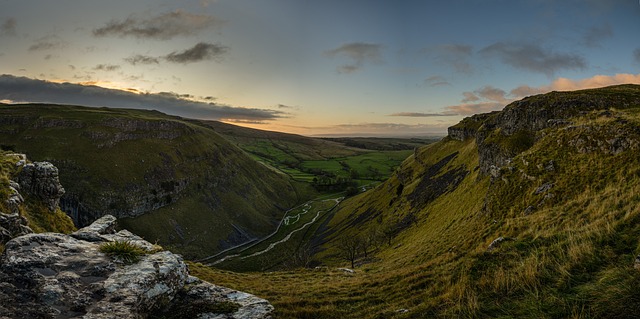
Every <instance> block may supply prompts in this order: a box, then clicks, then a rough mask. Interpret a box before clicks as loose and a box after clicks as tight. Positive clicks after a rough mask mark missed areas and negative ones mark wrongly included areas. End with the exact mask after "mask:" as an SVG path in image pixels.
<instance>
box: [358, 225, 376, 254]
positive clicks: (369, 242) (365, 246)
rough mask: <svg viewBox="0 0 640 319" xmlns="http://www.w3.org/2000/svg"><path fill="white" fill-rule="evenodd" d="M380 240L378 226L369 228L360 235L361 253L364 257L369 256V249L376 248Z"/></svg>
mask: <svg viewBox="0 0 640 319" xmlns="http://www.w3.org/2000/svg"><path fill="white" fill-rule="evenodd" d="M379 242H380V230H379V229H378V227H373V228H369V229H368V230H367V232H366V233H365V234H364V236H363V237H362V253H363V254H364V258H367V257H369V253H370V252H371V251H374V250H376V248H377V247H378V244H379Z"/></svg>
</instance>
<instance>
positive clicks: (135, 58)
mask: <svg viewBox="0 0 640 319" xmlns="http://www.w3.org/2000/svg"><path fill="white" fill-rule="evenodd" d="M124 60H125V61H126V62H128V63H129V64H131V65H138V64H159V63H160V60H159V59H158V58H156V57H152V56H148V55H141V54H136V55H132V56H130V57H128V58H125V59H124Z"/></svg>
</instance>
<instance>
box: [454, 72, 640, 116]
mask: <svg viewBox="0 0 640 319" xmlns="http://www.w3.org/2000/svg"><path fill="white" fill-rule="evenodd" d="M617 84H640V74H626V73H623V74H616V75H596V76H593V77H590V78H586V79H580V80H572V79H567V78H557V79H555V80H554V81H553V82H551V83H550V84H548V85H543V86H538V87H532V86H528V85H521V86H519V87H517V88H515V89H512V90H511V91H509V93H506V91H504V90H502V89H499V88H495V87H492V86H484V87H482V88H480V89H477V90H475V91H473V92H464V93H463V96H464V98H463V100H462V103H461V104H458V105H451V106H447V107H445V108H444V111H443V112H442V113H443V114H447V113H448V112H450V113H456V114H459V115H472V114H477V113H486V112H491V111H497V110H501V109H502V108H503V107H504V106H505V105H507V104H509V103H511V102H513V101H515V100H517V99H521V98H524V97H526V96H530V95H536V94H542V93H547V92H551V91H574V90H583V89H592V88H599V87H604V86H610V85H617ZM470 102H474V103H470Z"/></svg>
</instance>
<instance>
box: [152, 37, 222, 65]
mask: <svg viewBox="0 0 640 319" xmlns="http://www.w3.org/2000/svg"><path fill="white" fill-rule="evenodd" d="M227 51H229V48H227V47H225V46H223V45H220V44H213V43H204V42H200V43H198V44H196V45H195V46H194V47H193V48H190V49H187V50H184V51H182V52H172V53H169V54H167V55H166V56H164V59H165V60H167V61H169V62H173V63H192V62H199V61H203V60H211V59H213V60H220V59H222V57H223V56H224V54H225V53H227Z"/></svg>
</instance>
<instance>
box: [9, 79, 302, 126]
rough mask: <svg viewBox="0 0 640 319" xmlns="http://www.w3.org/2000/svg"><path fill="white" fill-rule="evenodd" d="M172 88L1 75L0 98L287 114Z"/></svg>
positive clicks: (205, 115) (180, 111) (194, 113)
mask: <svg viewBox="0 0 640 319" xmlns="http://www.w3.org/2000/svg"><path fill="white" fill-rule="evenodd" d="M185 96H187V97H191V96H190V95H181V94H176V93H171V92H163V93H145V94H138V93H132V92H128V91H121V90H113V89H106V88H102V87H98V86H86V85H80V84H73V83H53V82H48V81H42V80H35V79H30V78H26V77H16V76H12V75H1V76H0V100H10V101H14V102H42V103H57V104H76V105H85V106H94V107H101V106H107V107H118V108H133V109H154V110H158V111H161V112H164V113H168V114H173V115H179V116H184V117H189V118H199V119H209V120H236V121H269V120H275V119H278V118H284V117H288V116H289V113H286V112H283V111H277V110H268V109H256V108H241V107H232V106H228V105H219V104H214V103H207V102H199V101H193V100H188V99H184V98H183V97H185Z"/></svg>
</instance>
